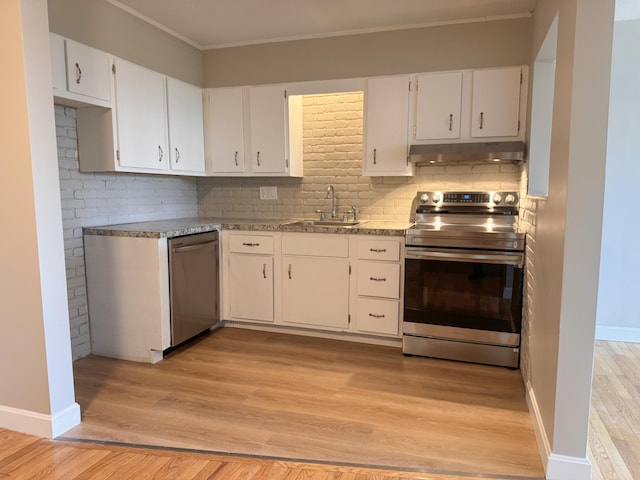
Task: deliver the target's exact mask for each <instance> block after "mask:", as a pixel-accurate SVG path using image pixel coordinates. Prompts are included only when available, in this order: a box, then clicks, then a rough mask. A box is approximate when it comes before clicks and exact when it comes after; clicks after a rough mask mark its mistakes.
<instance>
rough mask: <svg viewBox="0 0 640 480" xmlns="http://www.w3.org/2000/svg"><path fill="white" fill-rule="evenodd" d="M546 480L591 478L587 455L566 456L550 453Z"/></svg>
mask: <svg viewBox="0 0 640 480" xmlns="http://www.w3.org/2000/svg"><path fill="white" fill-rule="evenodd" d="M546 478H547V480H591V462H590V461H589V459H588V458H587V457H584V458H580V457H568V456H566V455H558V454H557V453H552V454H551V456H550V457H549V462H548V463H547V477H546Z"/></svg>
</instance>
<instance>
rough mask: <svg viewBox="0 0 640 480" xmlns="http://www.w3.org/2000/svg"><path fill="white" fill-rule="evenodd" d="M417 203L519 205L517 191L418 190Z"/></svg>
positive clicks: (490, 205) (488, 205)
mask: <svg viewBox="0 0 640 480" xmlns="http://www.w3.org/2000/svg"><path fill="white" fill-rule="evenodd" d="M417 205H418V207H420V206H431V207H443V206H452V205H461V206H462V205H469V206H474V207H486V208H492V207H497V206H506V207H517V206H518V194H517V192H438V191H435V192H418V198H417Z"/></svg>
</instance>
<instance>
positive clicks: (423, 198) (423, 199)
mask: <svg viewBox="0 0 640 480" xmlns="http://www.w3.org/2000/svg"><path fill="white" fill-rule="evenodd" d="M428 201H429V195H427V194H426V193H423V194H422V195H420V203H427V202H428Z"/></svg>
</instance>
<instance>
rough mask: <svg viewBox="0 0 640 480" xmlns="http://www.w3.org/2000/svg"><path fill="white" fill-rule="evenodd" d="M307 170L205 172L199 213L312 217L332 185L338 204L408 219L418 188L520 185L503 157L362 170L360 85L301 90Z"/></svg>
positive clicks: (370, 215)
mask: <svg viewBox="0 0 640 480" xmlns="http://www.w3.org/2000/svg"><path fill="white" fill-rule="evenodd" d="M303 104H304V111H303V119H304V120H303V135H304V138H303V153H304V154H303V158H304V178H302V179H293V178H201V179H198V209H199V213H200V214H201V215H206V216H216V217H226V218H256V217H268V218H290V217H311V218H315V215H316V214H315V210H316V209H317V208H321V209H323V210H324V211H325V212H327V211H329V209H330V200H327V199H325V192H326V188H327V186H328V185H333V186H334V187H335V191H336V204H337V206H338V212H339V213H340V212H341V211H343V210H345V209H348V208H349V207H350V206H351V205H355V206H357V207H359V209H360V212H361V218H362V219H363V220H400V221H407V220H409V219H410V215H411V210H412V208H411V205H412V202H413V200H414V197H415V194H416V192H417V191H419V190H431V189H436V188H438V189H447V190H456V189H457V190H463V189H478V190H495V189H504V190H507V189H514V190H518V189H519V186H520V180H521V168H520V167H518V166H515V165H511V164H504V165H494V164H491V165H487V164H481V165H480V164H478V165H451V166H428V167H421V168H419V169H418V171H417V172H416V175H415V176H413V177H363V176H362V131H363V126H362V125H363V116H362V106H363V96H362V93H347V94H340V95H309V96H305V98H304V102H303ZM262 185H264V186H271V185H275V186H277V187H278V198H277V200H260V199H259V187H260V186H262Z"/></svg>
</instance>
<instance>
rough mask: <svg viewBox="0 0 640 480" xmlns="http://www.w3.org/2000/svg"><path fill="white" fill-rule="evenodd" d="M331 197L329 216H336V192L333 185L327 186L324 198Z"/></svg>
mask: <svg viewBox="0 0 640 480" xmlns="http://www.w3.org/2000/svg"><path fill="white" fill-rule="evenodd" d="M329 197H331V218H332V219H334V218H336V192H335V190H334V189H333V185H329V186H328V187H327V194H326V195H325V197H324V198H329Z"/></svg>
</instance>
